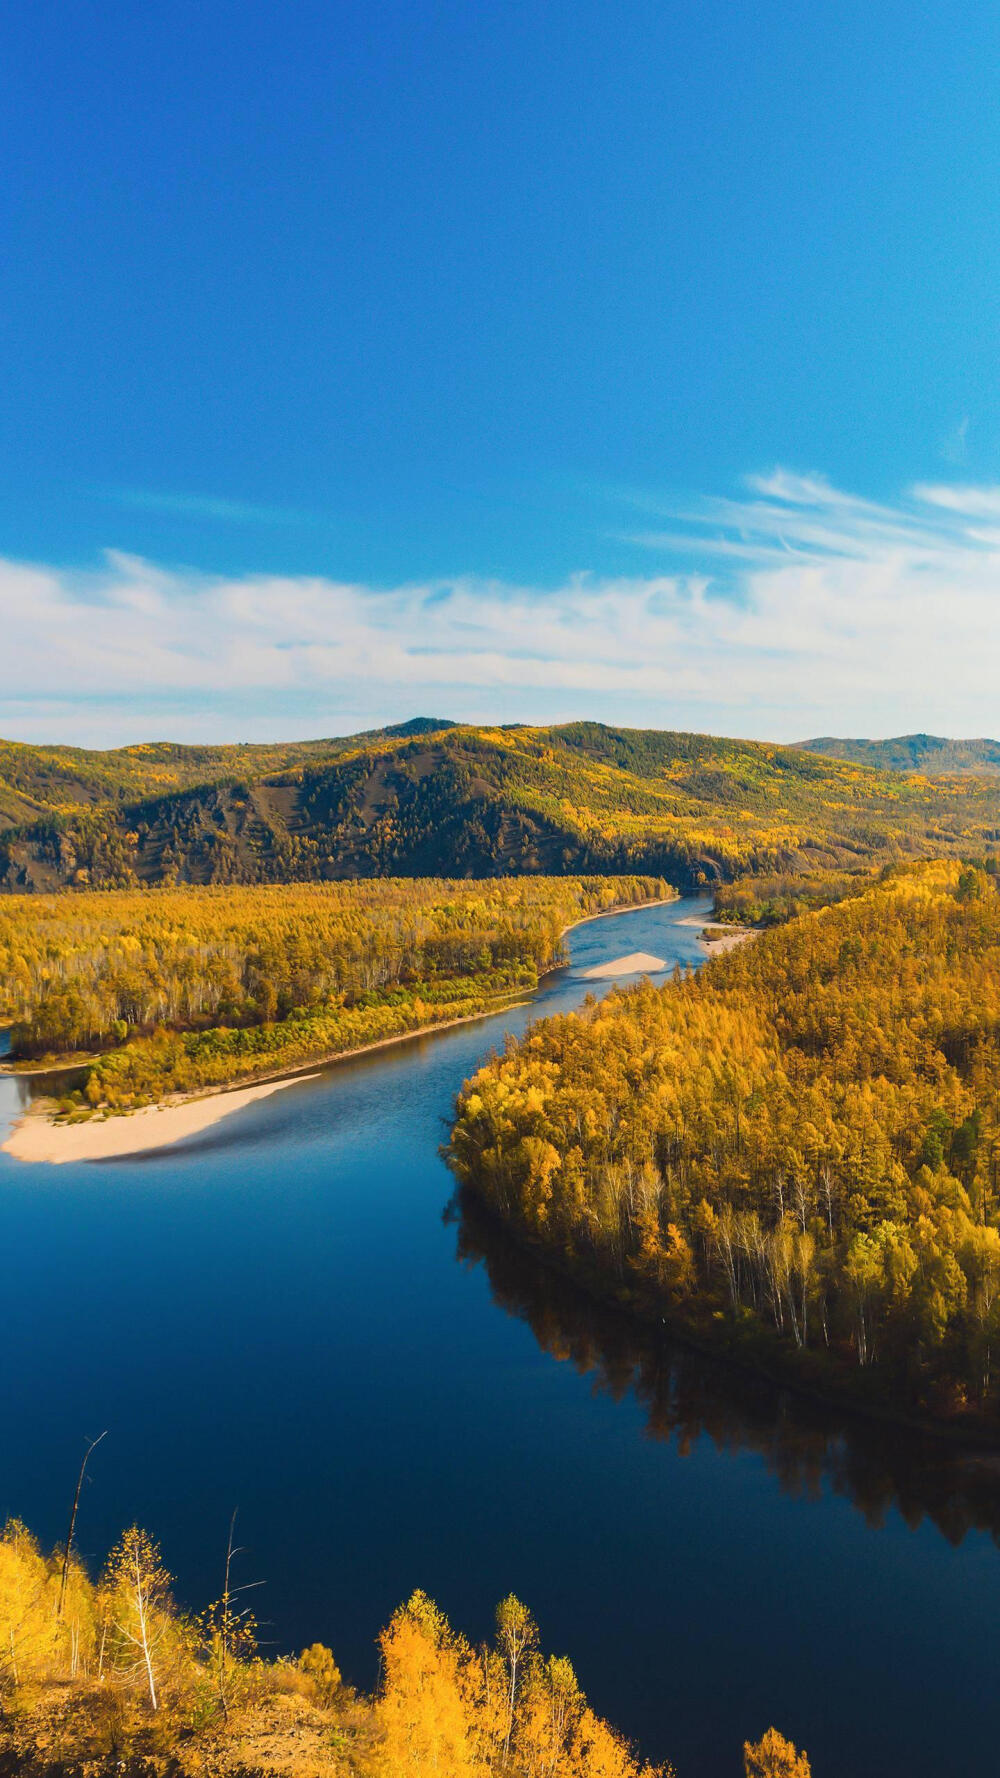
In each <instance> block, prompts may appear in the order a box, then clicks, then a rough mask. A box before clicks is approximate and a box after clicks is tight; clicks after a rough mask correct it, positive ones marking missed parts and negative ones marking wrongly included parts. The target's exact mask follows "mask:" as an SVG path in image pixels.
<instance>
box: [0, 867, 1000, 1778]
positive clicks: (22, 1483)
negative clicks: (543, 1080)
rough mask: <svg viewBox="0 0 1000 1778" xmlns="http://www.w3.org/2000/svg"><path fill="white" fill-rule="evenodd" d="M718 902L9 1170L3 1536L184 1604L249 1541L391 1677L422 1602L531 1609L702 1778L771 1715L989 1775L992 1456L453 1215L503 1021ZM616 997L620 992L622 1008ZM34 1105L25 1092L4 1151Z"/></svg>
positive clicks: (693, 956) (637, 926)
mask: <svg viewBox="0 0 1000 1778" xmlns="http://www.w3.org/2000/svg"><path fill="white" fill-rule="evenodd" d="M705 912H707V906H706V904H705V903H704V902H692V901H688V902H679V903H674V904H672V905H671V906H667V907H659V908H652V909H644V910H638V911H636V912H632V913H628V914H623V915H616V916H612V917H610V918H607V919H602V920H597V921H593V922H591V923H589V924H587V925H585V926H582V927H579V928H577V929H576V930H575V931H574V932H573V933H572V934H571V935H570V948H571V953H572V963H571V965H570V967H569V968H568V969H565V970H562V971H559V972H557V973H556V974H554V975H553V976H551V977H549V978H548V979H547V980H546V982H544V983H543V985H542V988H541V991H540V992H539V994H538V996H537V998H536V1000H535V1002H534V1003H533V1005H532V1006H531V1007H530V1008H525V1009H518V1010H515V1011H514V1012H509V1013H506V1014H503V1015H501V1016H499V1017H497V1018H493V1019H490V1020H486V1021H483V1022H481V1023H478V1024H472V1025H467V1026H463V1027H459V1028H456V1029H453V1030H451V1031H447V1032H443V1033H441V1034H439V1035H438V1036H436V1037H429V1038H422V1039H417V1040H414V1041H412V1042H409V1043H407V1044H404V1045H401V1046H399V1047H398V1048H394V1049H389V1050H385V1051H382V1052H380V1053H377V1054H374V1055H370V1056H366V1057H360V1058H357V1059H356V1060H354V1061H351V1062H344V1063H339V1064H337V1065H335V1066H332V1067H329V1068H327V1069H324V1070H323V1071H322V1072H321V1073H320V1074H319V1076H318V1077H317V1078H315V1079H312V1080H309V1081H303V1082H301V1083H299V1084H297V1085H295V1086H293V1087H290V1088H288V1089H287V1090H285V1091H283V1092H281V1093H279V1094H276V1095H274V1097H272V1098H270V1099H268V1100H266V1101H262V1102H260V1103H259V1104H256V1105H253V1106H251V1107H249V1108H248V1109H246V1110H245V1111H242V1112H239V1113H237V1114H235V1115H234V1116H233V1117H231V1118H230V1119H227V1120H225V1121H224V1122H223V1123H221V1124H219V1125H218V1126H216V1128H215V1129H214V1130H212V1131H211V1132H209V1133H208V1134H206V1135H204V1136H202V1137H200V1138H194V1139H192V1140H190V1141H189V1142H187V1143H185V1144H182V1145H180V1146H177V1147H174V1148H171V1149H167V1150H163V1151H161V1152H160V1153H158V1154H153V1155H150V1156H147V1157H142V1158H137V1159H131V1160H121V1161H115V1162H105V1163H101V1164H89V1165H67V1166H60V1167H45V1166H27V1165H25V1164H23V1163H20V1162H16V1161H13V1160H12V1159H10V1157H8V1156H4V1155H0V1354H2V1379H3V1380H2V1384H0V1407H2V1417H0V1428H2V1430H0V1517H2V1516H4V1515H6V1514H8V1513H10V1514H17V1515H19V1516H20V1517H22V1518H24V1519H25V1520H26V1521H28V1522H29V1523H30V1524H31V1526H32V1528H33V1529H34V1530H35V1531H36V1532H37V1533H38V1535H39V1536H40V1537H41V1538H42V1539H43V1540H44V1541H45V1542H51V1541H55V1540H57V1539H59V1538H60V1537H62V1536H63V1534H64V1531H65V1519H66V1513H67V1509H68V1504H69V1496H70V1494H71V1492H72V1485H73V1480H74V1477H75V1471H76V1466H77V1464H78V1462H79V1457H80V1452H81V1445H82V1440H83V1438H84V1436H85V1435H87V1434H90V1435H92V1434H95V1433H98V1432H101V1431H102V1430H103V1429H104V1428H107V1429H108V1437H107V1439H106V1440H105V1441H104V1443H103V1444H102V1445H101V1447H100V1451H99V1452H98V1453H97V1454H96V1455H95V1458H94V1461H93V1466H92V1479H91V1482H90V1485H89V1486H88V1488H87V1492H86V1495H85V1498H84V1503H83V1506H82V1509H81V1516H80V1529H79V1535H80V1547H81V1549H82V1550H84V1551H86V1552H88V1553H89V1554H90V1555H91V1556H92V1557H93V1559H94V1560H95V1561H96V1560H99V1559H100V1557H101V1556H102V1555H103V1553H104V1552H105V1551H106V1549H107V1547H108V1545H109V1544H110V1542H111V1541H112V1540H113V1538H114V1537H115V1535H116V1534H117V1532H118V1531H119V1530H120V1529H121V1527H122V1526H123V1525H125V1524H127V1523H129V1522H130V1521H132V1520H136V1519H137V1520H138V1521H139V1522H140V1523H142V1524H144V1525H146V1526H147V1527H148V1528H149V1529H150V1530H151V1531H152V1532H153V1533H154V1534H155V1535H156V1536H157V1537H158V1538H159V1539H160V1541H161V1543H162V1546H163V1550H164V1556H165V1559H166V1561H167V1564H168V1566H169V1567H170V1569H171V1570H172V1572H173V1573H174V1574H175V1575H176V1577H177V1584H176V1591H177V1594H178V1596H179V1598H180V1599H181V1600H182V1601H183V1602H184V1603H186V1604H189V1605H191V1606H199V1607H200V1606H201V1605H203V1604H205V1603H207V1602H208V1601H209V1600H210V1599H212V1598H214V1597H216V1596H217V1595H218V1592H219V1590H220V1584H221V1569H222V1560H223V1555H224V1546H225V1538H226V1531H227V1527H228V1521H229V1515H230V1513H231V1511H232V1509H233V1507H234V1506H237V1505H238V1507H239V1511H240V1520H239V1524H240V1533H241V1541H242V1542H243V1543H244V1544H246V1545H247V1546H248V1553H247V1555H246V1556H245V1557H244V1558H243V1563H244V1574H243V1578H244V1579H246V1580H248V1581H249V1580H264V1581H265V1582H266V1585H265V1586H264V1587H263V1588H262V1589H261V1590H260V1592H259V1593H258V1595H257V1598H258V1602H259V1611H260V1616H261V1617H262V1618H263V1619H265V1620H266V1621H267V1628H266V1629H265V1631H264V1634H265V1636H266V1637H267V1638H268V1639H270V1640H271V1642H272V1643H273V1645H274V1646H275V1647H278V1648H293V1647H294V1648H297V1647H301V1646H302V1645H303V1644H304V1643H307V1642H310V1641H313V1640H315V1639H321V1640H323V1641H327V1642H329V1643H331V1644H332V1646H333V1648H334V1650H335V1652H336V1654H337V1658H338V1660H339V1662H340V1664H341V1666H342V1668H343V1669H344V1672H345V1674H346V1675H347V1677H349V1678H350V1679H352V1680H354V1681H355V1682H357V1683H358V1684H360V1685H366V1686H367V1685H370V1684H371V1683H372V1681H373V1679H374V1675H375V1651H374V1638H375V1635H376V1633H377V1631H378V1629H379V1626H380V1625H381V1624H382V1623H383V1622H384V1621H385V1620H386V1618H387V1617H388V1615H389V1613H390V1611H391V1610H392V1608H393V1607H394V1606H395V1605H396V1604H397V1603H398V1602H399V1601H400V1600H401V1599H402V1598H404V1597H405V1596H406V1595H407V1594H408V1593H409V1592H410V1591H411V1590H412V1589H413V1588H414V1587H416V1586H421V1587H423V1588H425V1589H426V1590H427V1591H428V1592H429V1593H431V1594H432V1595H433V1596H434V1597H435V1598H436V1599H437V1600H438V1602H439V1604H440V1605H442V1606H443V1607H444V1608H445V1609H446V1610H447V1612H448V1613H449V1615H450V1616H451V1618H452V1619H453V1621H454V1622H455V1624H456V1625H458V1626H461V1627H462V1628H463V1629H464V1630H465V1631H466V1632H467V1633H468V1634H470V1635H471V1636H472V1637H474V1638H478V1637H480V1636H482V1635H484V1634H486V1632H487V1631H488V1629H489V1626H490V1621H491V1615H492V1609H493V1606H494V1604H495V1602H496V1600H497V1599H498V1598H500V1597H501V1595H503V1594H504V1593H506V1592H507V1591H509V1590H510V1589H513V1590H515V1591H516V1592H517V1593H519V1594H520V1595H521V1596H522V1597H523V1598H524V1599H525V1600H526V1601H527V1603H529V1604H530V1605H531V1607H532V1609H533V1610H534V1612H535V1614H536V1616H537V1618H538V1620H539V1623H540V1626H541V1631H542V1639H543V1642H544V1644H545V1646H546V1648H549V1649H555V1650H558V1651H563V1650H565V1651H566V1652H569V1653H570V1654H571V1655H572V1657H573V1660H574V1663H575V1665H576V1667H577V1670H578V1673H579V1676H580V1679H581V1682H582V1683H583V1685H584V1686H585V1688H586V1689H587V1691H588V1692H589V1694H590V1695H591V1698H592V1701H593V1703H594V1705H595V1707H596V1708H597V1709H599V1710H600V1711H601V1712H602V1713H603V1714H605V1715H607V1716H608V1717H610V1718H611V1720H612V1721H614V1722H616V1723H617V1724H618V1725H619V1726H620V1727H622V1728H623V1729H624V1730H626V1732H628V1733H629V1734H630V1735H633V1736H635V1737H636V1738H638V1739H639V1741H640V1742H641V1744H642V1746H643V1748H644V1750H645V1751H646V1752H647V1753H648V1754H649V1755H650V1756H651V1757H657V1758H659V1757H664V1756H669V1757H670V1758H672V1759H673V1760H674V1761H675V1763H676V1765H677V1769H678V1774H679V1778H735V1774H736V1773H737V1772H738V1771H739V1769H740V1747H741V1743H742V1740H743V1738H744V1737H745V1736H749V1735H753V1736H757V1735H759V1734H760V1733H761V1732H762V1730H763V1729H764V1728H765V1727H766V1726H767V1725H768V1724H769V1723H771V1722H776V1723H777V1724H778V1725H779V1726H780V1727H781V1728H782V1729H783V1730H784V1731H785V1732H786V1733H787V1734H790V1735H792V1736H793V1737H794V1738H795V1739H796V1740H797V1741H798V1742H799V1743H800V1744H804V1745H805V1746H806V1747H807V1748H808V1749H809V1752H810V1754H811V1756H812V1759H813V1770H814V1773H815V1774H816V1778H875V1775H876V1774H878V1778H887V1775H890V1774H891V1775H892V1778H896V1774H899V1775H900V1778H903V1775H904V1774H905V1775H906V1778H942V1775H943V1774H947V1778H966V1775H968V1778H972V1775H973V1774H976V1775H977V1778H978V1775H980V1774H982V1773H985V1772H990V1771H992V1770H994V1761H995V1759H996V1756H997V1748H998V1746H1000V1686H998V1681H997V1655H996V1628H995V1626H996V1621H997V1617H998V1607H1000V1554H998V1550H997V1547H996V1542H995V1535H994V1534H995V1532H996V1530H997V1529H998V1528H1000V1456H998V1458H996V1459H994V1458H992V1457H990V1456H985V1457H984V1456H979V1457H976V1456H972V1457H965V1456H962V1455H961V1454H960V1453H956V1452H953V1451H951V1450H950V1449H948V1448H946V1447H944V1446H941V1445H938V1444H937V1443H936V1441H933V1440H920V1439H916V1438H913V1437H911V1436H910V1435H908V1434H903V1433H900V1432H895V1431H893V1432H890V1431H882V1430H879V1429H877V1428H873V1427H868V1426H865V1425H863V1424H861V1425H857V1424H852V1422H851V1421H850V1419H849V1418H847V1417H845V1416H843V1415H837V1414H833V1413H830V1412H826V1411H824V1410H821V1409H818V1408H816V1407H812V1406H809V1405H808V1404H803V1403H798V1402H795V1401H794V1400H792V1399H791V1398H789V1397H788V1396H787V1395H785V1394H783V1393H782V1392H779V1391H775V1390H771V1389H768V1388H766V1387H764V1386H761V1385H757V1384H755V1383H754V1382H753V1381H752V1380H751V1379H748V1378H746V1377H745V1376H741V1375H736V1374H733V1373H730V1372H727V1371H726V1370H725V1369H724V1368H721V1367H714V1366H711V1365H709V1364H706V1363H704V1362H702V1361H700V1360H698V1359H696V1358H694V1357H692V1356H691V1355H690V1354H686V1353H685V1352H684V1351H683V1350H682V1349H679V1348H676V1347H673V1346H671V1345H670V1344H669V1343H668V1342H666V1341H660V1340H658V1339H651V1338H647V1337H645V1336H642V1335H639V1334H638V1333H635V1332H633V1331H632V1330H630V1329H629V1328H628V1326H627V1325H626V1324H624V1323H623V1322H621V1321H619V1320H618V1319H617V1318H616V1317H614V1316H611V1315H608V1314H606V1313H605V1314H602V1313H598V1312H597V1311H595V1310H594V1309H593V1308H592V1307H590V1306H588V1304H587V1303H586V1302H585V1301H583V1300H581V1299H580V1297H579V1296H578V1295H577V1294H576V1293H575V1292H574V1291H572V1290H571V1289H570V1288H569V1287H567V1286H566V1285H564V1284H562V1283H560V1282H559V1281H558V1280H555V1279H553V1278H552V1277H551V1276H549V1275H548V1274H547V1273H546V1272H545V1271H544V1270H543V1269H541V1268H539V1267H538V1266H537V1265H536V1264H535V1263H534V1262H533V1261H528V1260H527V1259H526V1258H525V1257H524V1256H523V1255H522V1254H521V1253H519V1252H518V1250H517V1249H516V1247H514V1246H513V1245H512V1244H511V1243H510V1242H508V1241H506V1240H505V1239H503V1238H502V1237H501V1236H500V1235H499V1234H498V1232H497V1231H496V1230H495V1229H494V1228H492V1227H491V1226H489V1225H488V1224H484V1223H483V1221H482V1219H481V1218H477V1217H475V1216H474V1215H470V1214H469V1213H468V1211H467V1210H466V1211H465V1212H464V1213H463V1211H462V1208H461V1207H460V1206H458V1205H456V1204H455V1203H454V1202H453V1200H452V1186H451V1181H450V1177H449V1174H448V1172H447V1169H446V1168H445V1166H444V1164H443V1162H442V1161H441V1159H440V1157H439V1153H438V1146H439V1144H440V1142H441V1141H442V1139H443V1137H444V1134H445V1120H446V1118H447V1114H448V1111H449V1107H450V1104H451V1100H452V1097H453V1095H454V1092H455V1090H456V1088H457V1087H458V1086H459V1085H460V1083H461V1081H462V1079H463V1078H464V1077H465V1076H467V1075H468V1074H469V1073H471V1072H472V1070H473V1069H474V1068H475V1066H476V1064H477V1062H478V1061H479V1060H480V1059H481V1058H482V1057H483V1056H484V1055H485V1054H486V1053H487V1052H488V1051H489V1050H490V1048H491V1047H493V1046H498V1045H499V1044H501V1043H502V1041H503V1034H504V1032H505V1031H508V1030H510V1031H520V1030H523V1028H524V1026H525V1024H526V1023H527V1020H528V1018H529V1017H532V1016H535V1015H537V1014H538V1013H542V1012H545V1013H548V1012H556V1011H561V1010H565V1009H567V1008H570V1007H573V1006H575V1005H578V1004H579V1003H580V1001H581V1000H582V998H583V996H584V994H585V992H586V991H587V989H588V987H589V986H591V985H592V984H589V983H587V982H585V981H584V979H583V973H584V971H585V970H586V969H588V968H589V967H591V966H592V965H594V964H595V963H599V962H602V961H605V960H607V959H609V958H614V957H617V956H619V955H621V954H622V953H625V952H631V951H647V952H651V953H653V954H654V955H656V956H658V957H662V958H665V959H666V960H667V962H668V964H669V965H671V966H672V965H673V964H674V963H675V962H679V963H682V964H696V963H698V962H699V961H700V960H701V957H702V955H703V949H702V947H701V945H700V943H699V939H698V931H697V927H696V926H692V925H683V924H680V923H679V922H681V921H683V920H684V919H685V918H690V917H691V915H692V914H699V915H700V914H704V913H705ZM593 985H594V986H596V987H597V988H598V989H599V990H600V991H601V992H604V991H606V989H607V988H608V986H610V984H609V983H606V982H600V983H598V984H593ZM20 1090H21V1089H20V1087H19V1085H18V1084H17V1083H16V1082H14V1081H13V1080H12V1079H10V1078H9V1077H7V1078H3V1077H0V1128H2V1127H4V1126H5V1124H6V1123H9V1121H10V1119H11V1118H12V1117H13V1116H15V1115H16V1110H17V1105H18V1102H19V1101H18V1094H19V1092H20Z"/></svg>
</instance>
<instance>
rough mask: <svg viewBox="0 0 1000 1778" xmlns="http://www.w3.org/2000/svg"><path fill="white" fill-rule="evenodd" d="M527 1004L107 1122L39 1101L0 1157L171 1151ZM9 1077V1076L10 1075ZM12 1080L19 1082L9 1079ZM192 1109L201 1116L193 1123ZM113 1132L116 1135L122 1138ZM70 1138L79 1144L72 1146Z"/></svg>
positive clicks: (107, 1156)
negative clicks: (349, 1069) (274, 1100)
mask: <svg viewBox="0 0 1000 1778" xmlns="http://www.w3.org/2000/svg"><path fill="white" fill-rule="evenodd" d="M528 1004H529V1002H528V1001H526V1000H505V1001H503V1002H502V1003H501V1004H500V1005H498V1006H490V1007H485V1008H484V1009H483V1011H482V1012H471V1013H466V1014H465V1015H464V1017H462V1018H460V1019H441V1020H440V1021H439V1022H438V1023H437V1024H434V1025H417V1026H415V1027H414V1029H413V1030H412V1031H395V1032H393V1034H392V1036H391V1037H377V1038H375V1039H374V1041H373V1042H371V1043H363V1044H361V1045H360V1046H359V1047H358V1048H357V1049H352V1050H334V1051H332V1053H331V1054H329V1055H323V1056H317V1057H316V1058H315V1059H314V1060H313V1061H311V1062H304V1063H302V1065H301V1066H300V1067H299V1068H295V1069H292V1070H289V1069H287V1068H286V1069H281V1070H280V1071H277V1072H272V1073H270V1074H251V1075H247V1076H246V1077H245V1079H244V1080H243V1081H242V1082H239V1083H232V1084H231V1083H229V1082H223V1083H221V1084H220V1085H218V1086H207V1087H203V1088H202V1089H201V1091H200V1092H196V1093H187V1094H185V1095H184V1097H183V1098H180V1099H177V1098H175V1099H164V1100H163V1101H162V1102H161V1103H160V1104H159V1105H140V1106H139V1107H137V1109H136V1110H134V1111H122V1112H112V1113H111V1115H110V1116H105V1117H102V1116H101V1115H100V1114H99V1113H95V1114H94V1116H93V1118H82V1119H81V1120H80V1122H79V1123H69V1122H67V1123H59V1122H57V1120H56V1119H55V1118H54V1117H53V1116H52V1114H51V1112H50V1111H47V1110H45V1109H44V1101H40V1102H39V1109H38V1110H37V1111H33V1110H30V1109H29V1110H27V1111H24V1112H22V1114H21V1116H20V1117H19V1118H18V1119H17V1121H16V1123H15V1124H14V1125H13V1126H12V1128H11V1131H10V1134H9V1135H8V1137H7V1139H6V1141H4V1142H0V1154H9V1155H11V1156H13V1158H14V1160H17V1161H29V1162H32V1163H35V1164H37V1163H39V1162H47V1163H51V1164H53V1165H58V1164H60V1163H61V1162H64V1161H107V1160H115V1159H117V1158H119V1157H125V1156H126V1155H139V1154H153V1153H154V1152H155V1151H156V1150H158V1149H161V1148H171V1147H173V1144H174V1143H175V1142H183V1140H184V1138H185V1137H186V1136H196V1135H201V1133H202V1131H203V1130H208V1129H211V1128H212V1126H213V1125H214V1124H217V1123H221V1121H222V1119H223V1118H224V1117H230V1116H231V1115H232V1113H233V1112H234V1111H242V1110H243V1108H244V1106H246V1105H249V1104H251V1103H252V1102H253V1101H254V1100H256V1099H265V1098H268V1097H269V1096H270V1094H271V1093H276V1092H278V1091H279V1090H280V1089H281V1088H282V1087H293V1086H297V1085H298V1083H299V1082H300V1081H306V1080H316V1079H318V1077H319V1075H320V1074H321V1073H323V1072H324V1070H325V1069H327V1068H330V1067H332V1066H333V1065H334V1063H336V1062H353V1060H354V1058H355V1056H367V1055H370V1054H371V1053H372V1051H373V1050H383V1049H388V1048H390V1046H391V1045H393V1044H397V1043H410V1042H411V1041H412V1040H413V1039H414V1038H417V1037H429V1036H431V1035H432V1034H433V1032H435V1031H451V1030H453V1029H454V1027H455V1026H456V1025H474V1024H475V1023H476V1021H477V1019H492V1018H495V1017H496V1015H497V1014H498V1013H501V1012H512V1011H513V1010H514V1008H515V1007H518V1006H527V1005H528ZM7 1072H8V1073H11V1071H10V1070H8V1071H7ZM12 1078H14V1079H16V1078H17V1077H16V1075H12ZM227 1100H228V1101H229V1103H228V1104H227V1103H226V1101H227ZM236 1101H238V1103H236ZM196 1107H197V1109H198V1114H199V1115H198V1117H197V1118H196V1119H195V1118H194V1117H193V1113H194V1111H195V1108H196ZM152 1116H155V1117H160V1118H164V1119H167V1120H169V1121H170V1129H169V1131H167V1130H163V1131H162V1133H157V1134H156V1135H154V1136H152V1140H149V1139H140V1140H139V1141H138V1142H130V1141H128V1136H129V1130H130V1126H131V1127H133V1128H134V1126H135V1123H136V1121H137V1120H138V1119H140V1118H148V1117H152ZM114 1132H120V1135H118V1134H115V1133H114ZM74 1137H76V1138H78V1139H79V1140H77V1141H74V1140H73V1138H74ZM126 1144H127V1145H126ZM84 1151H85V1152H84Z"/></svg>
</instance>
